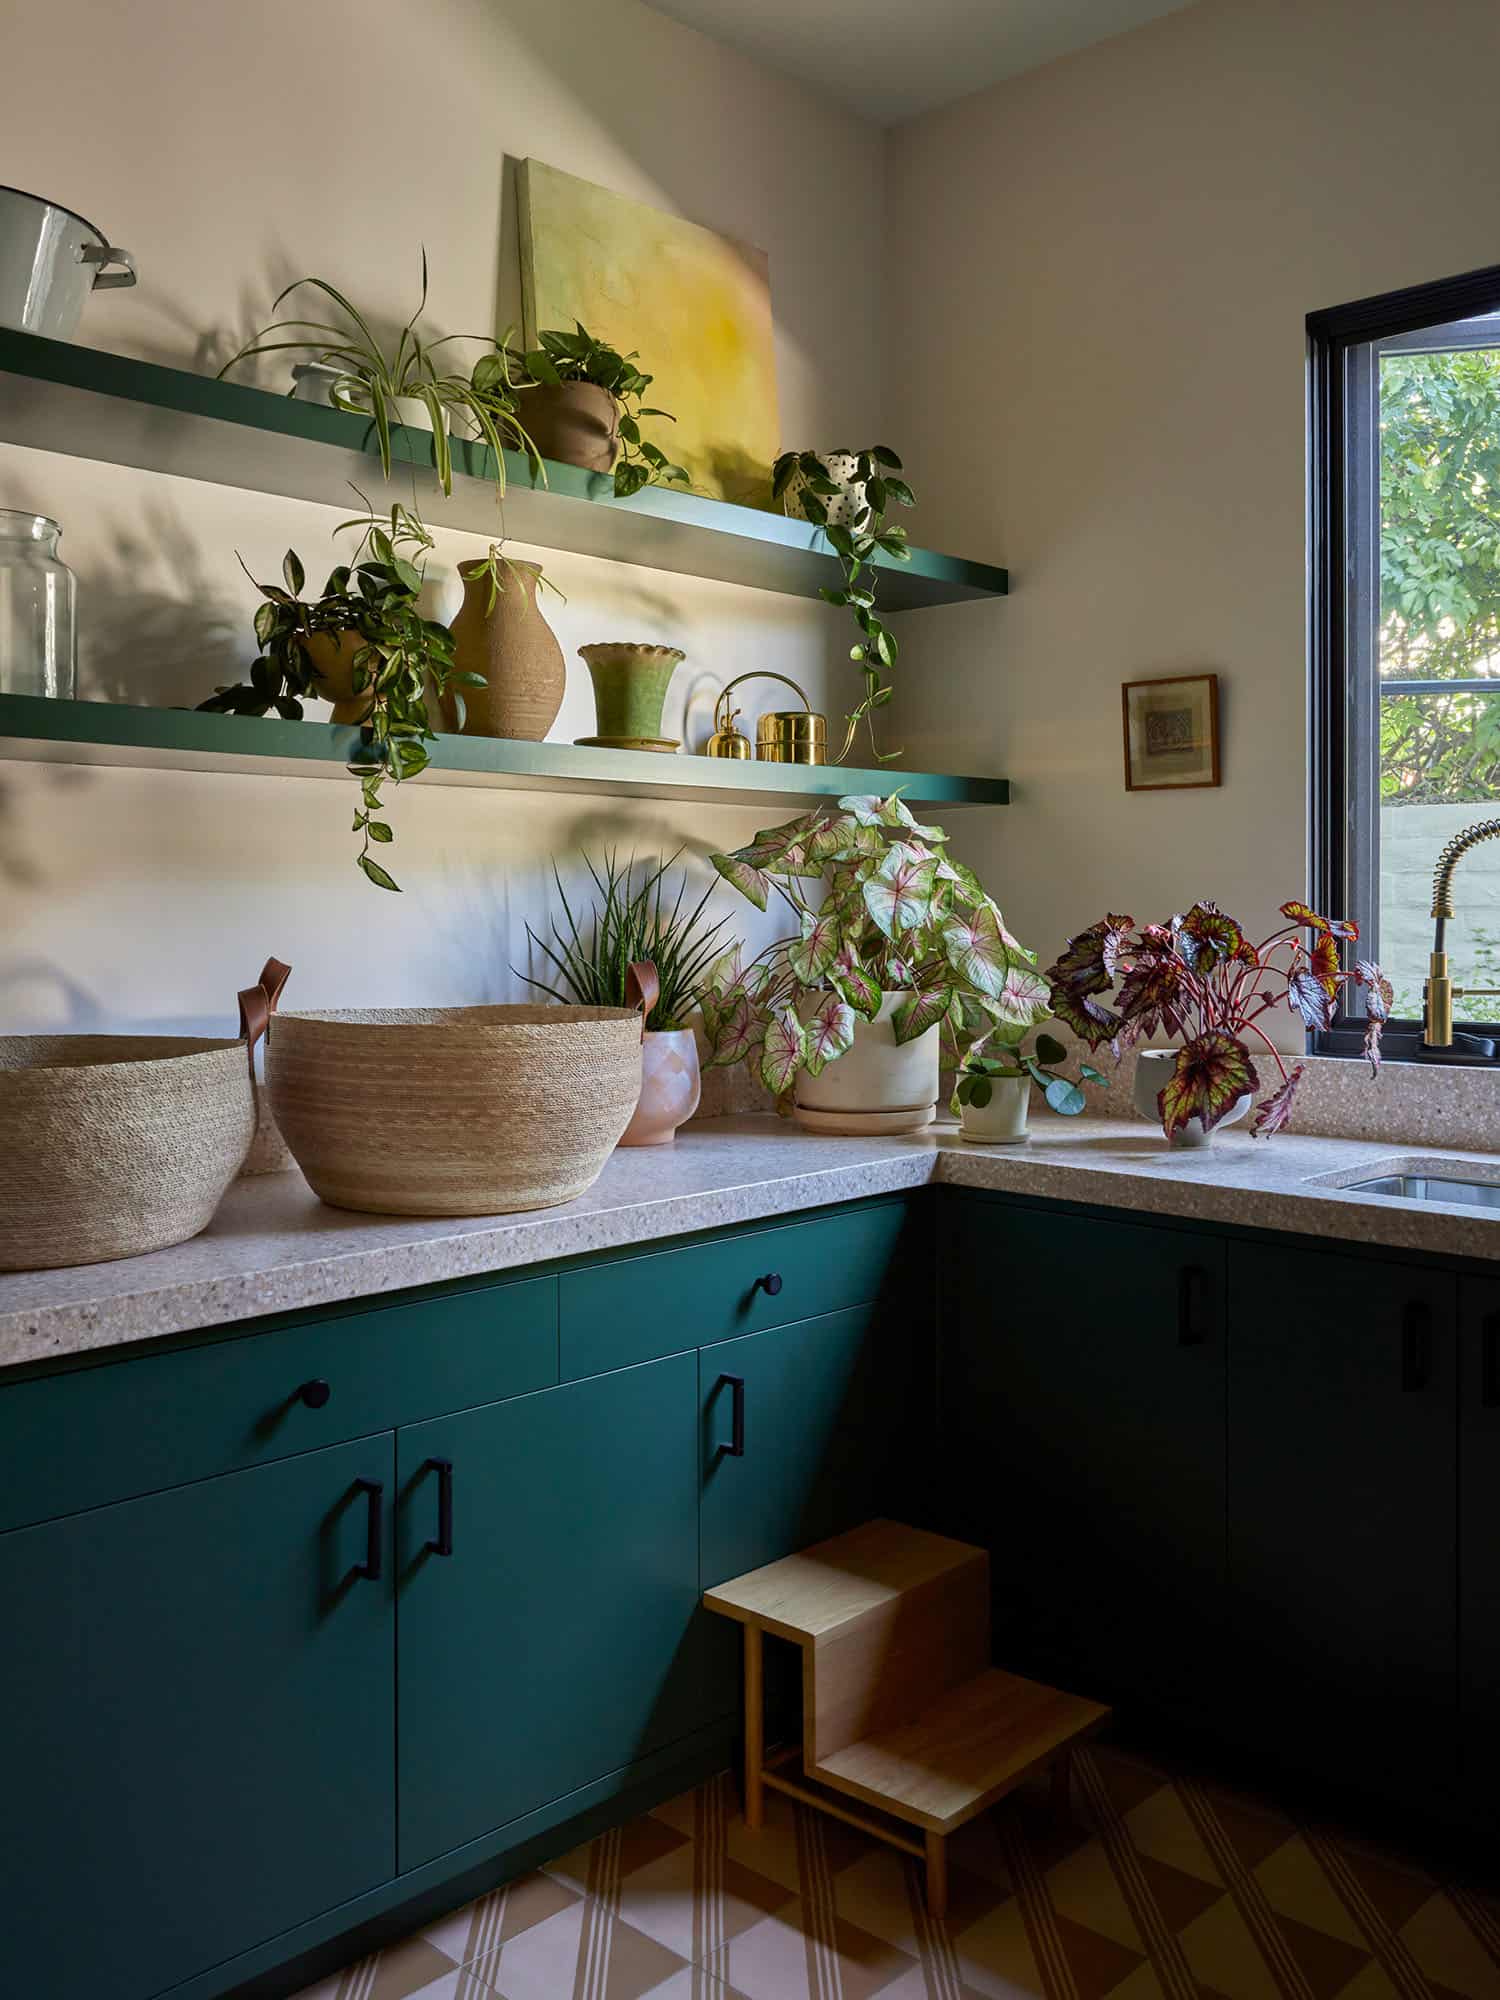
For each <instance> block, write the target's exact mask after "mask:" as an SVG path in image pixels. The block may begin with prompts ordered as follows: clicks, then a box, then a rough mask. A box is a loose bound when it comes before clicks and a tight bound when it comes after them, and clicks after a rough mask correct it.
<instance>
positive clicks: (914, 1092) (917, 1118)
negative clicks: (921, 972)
mask: <svg viewBox="0 0 1500 2000" xmlns="http://www.w3.org/2000/svg"><path fill="white" fill-rule="evenodd" d="M821 997H822V996H821V995H820V994H816V993H814V994H809V995H807V996H806V997H805V998H804V999H803V1000H801V1001H799V1002H798V1010H797V1011H798V1012H799V1014H800V1015H801V1016H802V1018H803V1019H804V1020H806V1019H807V1017H808V1015H810V1014H812V1013H814V1012H815V1011H816V1009H817V1005H818V1001H819V1000H820V998H821ZM907 998H909V995H907V994H905V993H886V994H884V995H882V997H881V1002H880V1012H879V1013H878V1014H877V1015H876V1016H875V1019H874V1020H873V1021H865V1020H860V1021H858V1022H857V1023H856V1024H855V1029H854V1044H853V1046H852V1047H851V1048H848V1049H845V1051H844V1053H843V1054H842V1055H841V1056H839V1057H838V1058H837V1060H836V1061H834V1062H831V1063H829V1064H828V1065H827V1066H826V1068H825V1069H824V1070H823V1072H822V1074H821V1075H819V1076H809V1075H808V1074H807V1072H806V1071H805V1070H804V1071H803V1072H802V1074H801V1075H800V1076H799V1077H798V1078H797V1085H796V1103H795V1106H794V1109H795V1112H796V1116H797V1122H798V1124H799V1125H802V1126H804V1127H805V1128H806V1129H808V1130H811V1131H816V1132H827V1133H834V1134H845V1135H849V1136H853V1137H868V1136H870V1135H871V1134H873V1133H877V1132H886V1133H900V1132H920V1131H921V1130H922V1129H923V1128H924V1126H927V1125H930V1124H931V1123H932V1121H933V1119H934V1117H936V1115H937V1095H938V1031H937V1029H936V1028H929V1029H928V1030H927V1033H926V1034H925V1035H918V1037H917V1039H916V1040H915V1041H914V1042H898V1041H897V1040H896V1031H895V1029H894V1028H893V1027H892V1026H891V1016H892V1014H894V1013H895V1011H896V1009H897V1008H898V1007H899V1006H900V1005H901V1002H902V1001H903V1000H905V999H907Z"/></svg>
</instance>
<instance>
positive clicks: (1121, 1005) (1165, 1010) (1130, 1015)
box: [1115, 952, 1183, 1035]
mask: <svg viewBox="0 0 1500 2000" xmlns="http://www.w3.org/2000/svg"><path fill="white" fill-rule="evenodd" d="M1182 980H1183V971H1182V965H1181V963H1180V961H1179V960H1177V959H1175V958H1168V957H1161V956H1159V955H1158V954H1156V953H1155V952H1152V953H1149V954H1147V955H1146V956H1144V957H1142V958H1140V959H1138V960H1137V961H1136V963H1135V964H1134V965H1132V966H1131V968H1130V970H1129V972H1127V973H1126V975H1125V977H1124V978H1123V979H1122V980H1121V982H1120V990H1119V992H1118V993H1117V994H1116V995H1115V1009H1116V1012H1117V1013H1118V1015H1119V1017H1120V1019H1121V1020H1122V1021H1126V1022H1129V1023H1131V1024H1132V1025H1133V1026H1136V1027H1139V1029H1140V1030H1141V1032H1142V1033H1143V1034H1148V1035H1150V1034H1154V1033H1155V1032H1156V1024H1157V1021H1158V1019H1159V1018H1160V1019H1162V1020H1164V1021H1165V1023H1166V1027H1167V1032H1168V1033H1169V1034H1174V1035H1175V1034H1176V1033H1177V1032H1178V1028H1179V1022H1178V1016H1177V1007H1176V1002H1177V998H1178V995H1179V994H1180V993H1181V991H1182Z"/></svg>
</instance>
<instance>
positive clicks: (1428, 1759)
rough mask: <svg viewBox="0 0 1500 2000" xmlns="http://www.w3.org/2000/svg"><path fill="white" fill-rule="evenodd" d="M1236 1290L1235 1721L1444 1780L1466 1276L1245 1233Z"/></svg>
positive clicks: (1392, 1786) (1401, 1786) (1343, 1771)
mask: <svg viewBox="0 0 1500 2000" xmlns="http://www.w3.org/2000/svg"><path fill="white" fill-rule="evenodd" d="M1229 1296H1230V1366H1229V1577H1230V1588H1231V1590H1232V1592H1233V1597H1234V1609H1235V1632H1236V1641H1237V1646H1236V1664H1237V1668H1238V1693H1239V1698H1238V1701H1237V1703H1236V1706H1235V1709H1234V1712H1233V1721H1234V1729H1235V1733H1236V1734H1237V1735H1239V1736H1241V1737H1242V1738H1243V1739H1246V1740H1248V1741H1250V1742H1251V1743H1254V1744H1257V1745H1260V1746H1261V1747H1263V1748H1264V1749H1265V1751H1266V1752H1267V1753H1268V1754H1269V1755H1272V1756H1276V1757H1279V1758H1282V1759H1284V1760H1285V1761H1287V1762H1289V1763H1292V1764H1294V1765H1296V1766H1297V1767H1299V1768H1302V1769H1310V1770H1316V1771H1322V1772H1325V1773H1328V1774H1330V1775H1332V1776H1334V1777H1338V1778H1343V1779H1348V1780H1349V1781H1351V1782H1354V1783H1358V1784H1360V1785H1362V1786H1366V1787H1368V1788H1374V1789H1379V1790H1383V1791H1387V1792H1390V1793H1391V1794H1392V1795H1393V1796H1398V1797H1399V1796H1403V1795H1410V1796H1413V1797H1420V1796H1423V1795H1424V1794H1425V1795H1430V1794H1431V1791H1432V1789H1433V1787H1434V1785H1443V1784H1446V1783H1449V1782H1451V1778H1452V1773H1453V1755H1454V1698H1453V1697H1454V1685H1455V1677H1456V1671H1457V1604H1456V1591H1457V1579H1456V1564H1455V1561H1454V1546H1455V1539H1456V1531H1457V1525H1458V1524H1457V1519H1456V1502H1455V1481H1454V1424H1455V1407H1454V1398H1455V1359H1456V1354H1455V1339H1454V1313H1455V1285H1454V1280H1453V1279H1452V1278H1451V1277H1447V1276H1445V1275H1443V1274H1441V1273H1436V1272H1427V1271H1422V1270H1418V1269H1415V1268H1412V1267H1407V1266H1398V1265H1389V1264H1384V1263H1379V1262H1373V1261H1370V1260H1366V1259H1362V1258H1355V1257H1343V1256H1339V1255H1338V1254H1336V1253H1334V1252H1330V1251H1323V1250H1315V1249H1308V1250H1302V1249H1274V1248H1270V1247H1263V1246H1260V1245H1234V1246H1232V1247H1231V1249H1230V1257H1229Z"/></svg>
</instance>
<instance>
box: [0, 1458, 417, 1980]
mask: <svg viewBox="0 0 1500 2000" xmlns="http://www.w3.org/2000/svg"><path fill="white" fill-rule="evenodd" d="M393 1459H394V1454H393V1449H392V1442H391V1439H390V1437H389V1435H387V1436H383V1437H379V1438H373V1439H369V1440H367V1441H365V1442H363V1443H360V1444H350V1445H340V1446H336V1447H334V1448H332V1449H330V1450H326V1451H317V1452H311V1453H309V1454H308V1455H307V1456H305V1457H302V1458H294V1459H289V1460H285V1461H283V1462H281V1463H279V1464H276V1465H269V1466H262V1467H259V1468H257V1469H255V1470H253V1471H248V1472H238V1473H231V1474H227V1475H226V1476H224V1477H222V1478H219V1479H209V1480H204V1481H202V1482H201V1483H200V1484H197V1485H194V1486H186V1487H179V1488H176V1489H174V1490H173V1491H171V1492H168V1493H161V1494H156V1495H152V1496H150V1497H148V1498H145V1499H140V1500H130V1501H125V1502H122V1503H121V1504H119V1505H117V1506H113V1507H102V1508H98V1509H96V1510H94V1511H93V1512H90V1513H84V1514H74V1515H71V1516H69V1517H68V1518H67V1519H65V1520H60V1521H53V1522H50V1523H47V1524H45V1525H43V1526H41V1527H34V1528H18V1529H16V1530H14V1531H13V1532H12V1533H10V1534H8V1535H0V1605H3V1607H4V1610H3V1619H4V1632H5V1637H4V1642H3V1644H0V1770H3V1773H4V1780H3V1786H4V1810H3V1812H0V1883H3V1885H4V1888H3V1892H0V1902H3V1906H4V1911H5V1917H4V1921H3V1922H0V1993H4V1994H6V1995H11V1994H14V1995H16V1996H18V2000H19V1996H20V1995H22V1994H25V1995H28V1996H31V2000H86V1996H93V1995H96V1994H97V1995H108V1996H109V2000H147V1996H148V1995H154V1994H157V1993H160V1992H162V1991H163V1990H164V1989H165V1988H167V1987H170V1986H174V1985H175V1984H177V1982H178V1981H180V1980H184V1979H187V1978H189V1977H190V1976H191V1975H192V1974H194V1973H196V1972H199V1971H202V1970H204V1969H205V1968H207V1967H209V1966H212V1965H215V1964H217V1963H218V1962H219V1961H220V1960H222V1959H225V1958H228V1957H230V1956H232V1955H233V1954H234V1953H236V1952H239V1951H244V1950H247V1949H248V1948H249V1947H251V1946H253V1945H256V1944H259V1943H261V1942H262V1941H263V1940H265V1939H267V1938H271V1937H274V1936H275V1935H276V1934H277V1933H278V1932H280V1931H284V1930H286V1929H288V1928H290V1927H291V1926H292V1925H294V1924H297V1923H300V1922H302V1921H303V1920H305V1919H306V1918H309V1917H312V1916H316V1915H317V1914H318V1913H319V1912H320V1911H322V1910H326V1909H329V1908H331V1907H332V1906H333V1905H335V1904H337V1903H341V1902H344V1901H345V1900H346V1899H347V1898H349V1897H351V1896H356V1895H358V1894H360V1893H361V1892H362V1891H364V1890H368V1889H373V1888H376V1887H378V1886H379V1885H380V1884H381V1883H382V1882H384V1881H386V1880H388V1879H389V1877H390V1876H391V1875H393V1874H394V1873H395V1861H396V1853H395V1827H394V1770H393V1764H394V1757H393V1747H392V1746H393V1730H394V1720H395V1718H394V1665H395V1662H394V1630H393V1619H392V1600H391V1585H390V1562H389V1535H388V1533H387V1532H386V1530H387V1528H388V1524H389V1511H388V1510H389V1507H390V1501H391V1494H392V1483H393V1476H394V1465H393ZM361 1480H365V1481H372V1482H376V1483H378V1484H380V1485H381V1486H382V1487H383V1489H384V1492H383V1495H382V1496H378V1498H379V1504H380V1506H381V1509H382V1512H381V1531H382V1538H383V1541H384V1548H383V1550H382V1554H383V1555H384V1557H385V1561H384V1564H383V1575H382V1577H381V1579H380V1580H379V1581H376V1582H372V1581H369V1580H367V1579H366V1578H365V1577H364V1576H362V1575H360V1574H359V1566H360V1565H362V1564H363V1563H364V1562H365V1560H366V1557H367V1555H368V1553H369V1546H368V1526H369V1517H368V1508H369V1504H370V1496H369V1495H368V1494H367V1493H366V1492H365V1491H363V1490H361V1488H360V1487H359V1485H358V1482H359V1481H361Z"/></svg>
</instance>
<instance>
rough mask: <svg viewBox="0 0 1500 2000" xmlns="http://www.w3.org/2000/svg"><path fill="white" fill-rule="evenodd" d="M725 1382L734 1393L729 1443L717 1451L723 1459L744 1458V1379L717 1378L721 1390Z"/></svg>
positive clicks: (722, 1376) (740, 1376) (735, 1377)
mask: <svg viewBox="0 0 1500 2000" xmlns="http://www.w3.org/2000/svg"><path fill="white" fill-rule="evenodd" d="M726 1382H727V1383H728V1385H729V1387H730V1388H731V1389H732V1390H733V1392H734V1416H733V1419H732V1428H731V1431H730V1442H729V1443H728V1444H721V1445H720V1446H719V1450H720V1451H721V1452H722V1453H723V1455H724V1456H725V1458H743V1457H744V1456H745V1378H744V1376H743V1375H721V1376H720V1377H719V1387H720V1388H721V1389H722V1388H723V1387H724V1385H725V1383H726Z"/></svg>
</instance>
